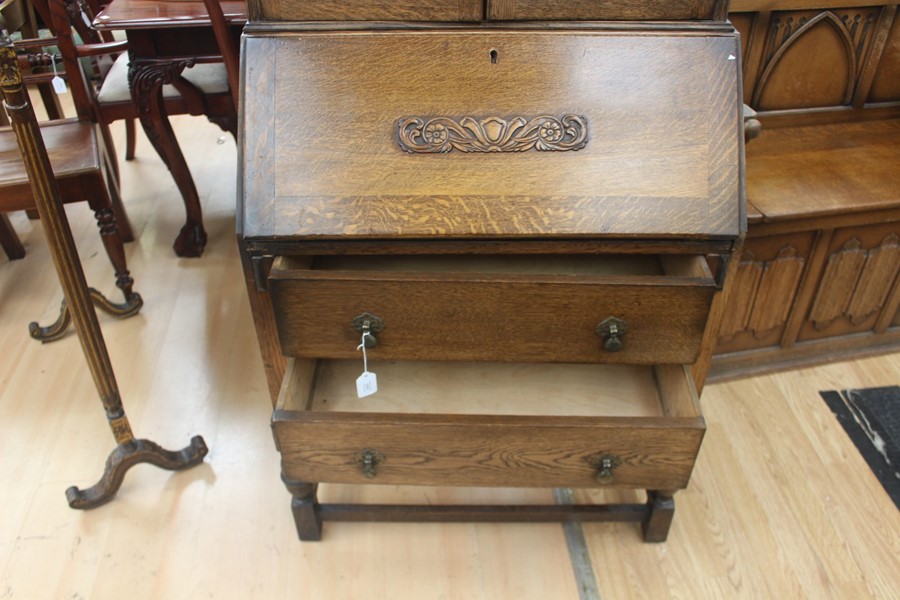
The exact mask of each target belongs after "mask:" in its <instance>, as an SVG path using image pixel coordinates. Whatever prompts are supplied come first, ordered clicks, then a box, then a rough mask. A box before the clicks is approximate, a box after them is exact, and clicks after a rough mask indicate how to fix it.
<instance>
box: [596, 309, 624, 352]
mask: <svg viewBox="0 0 900 600" xmlns="http://www.w3.org/2000/svg"><path fill="white" fill-rule="evenodd" d="M626 333H628V323H627V322H625V321H623V320H622V319H617V318H615V317H609V318H608V319H604V320H603V321H601V322H600V323H599V324H598V325H597V335H599V336H600V337H601V338H603V349H604V350H606V351H607V352H618V351H619V350H621V349H622V348H624V347H625V342H624V340H622V337H623V336H624V335H625V334H626Z"/></svg>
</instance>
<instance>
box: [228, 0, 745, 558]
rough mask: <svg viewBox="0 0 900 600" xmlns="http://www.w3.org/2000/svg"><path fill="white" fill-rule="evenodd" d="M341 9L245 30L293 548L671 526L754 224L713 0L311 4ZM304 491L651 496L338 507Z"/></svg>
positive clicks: (734, 76)
mask: <svg viewBox="0 0 900 600" xmlns="http://www.w3.org/2000/svg"><path fill="white" fill-rule="evenodd" d="M331 4H333V3H299V4H291V3H288V4H287V5H285V6H287V8H285V7H284V6H283V7H282V10H283V12H282V13H279V14H281V18H276V17H278V14H274V16H273V13H272V12H271V11H272V10H274V9H273V8H272V7H271V6H268V5H266V4H262V5H261V6H260V7H257V8H256V10H258V11H259V12H257V14H256V15H255V18H254V16H253V15H251V24H250V26H249V27H248V29H247V30H246V31H245V34H244V39H243V57H244V65H243V95H242V103H243V108H242V110H243V120H242V135H241V156H242V173H241V178H240V184H241V190H240V198H239V201H240V207H239V214H238V219H239V233H238V238H239V243H240V246H241V255H242V259H243V262H244V266H245V274H246V279H247V284H248V291H249V294H250V300H251V306H252V308H253V313H254V320H255V323H256V327H257V333H258V338H259V342H260V348H261V351H262V356H263V360H264V363H265V365H266V372H267V376H268V378H269V385H270V391H271V393H272V397H273V402H274V404H275V411H274V413H273V419H272V424H273V431H274V436H275V442H276V445H277V447H278V449H279V451H280V453H281V456H282V478H283V479H284V481H285V484H286V485H287V487H288V490H289V491H290V492H291V494H292V495H293V502H292V507H293V511H294V516H295V519H296V522H297V530H298V533H299V536H300V538H301V539H304V540H315V539H319V538H320V537H321V533H322V522H323V521H327V520H351V521H352V520H357V521H359V520H391V521H428V520H450V521H452V520H491V521H511V520H534V521H547V520H619V521H621V520H630V521H638V522H641V523H642V525H643V528H644V539H645V540H647V541H663V540H664V539H665V538H666V535H667V533H668V529H669V524H670V522H671V519H672V515H673V511H674V502H673V499H672V497H673V494H674V493H675V491H676V490H679V489H682V488H684V487H686V486H687V485H688V481H689V479H690V474H691V470H692V468H693V465H694V462H695V459H696V457H697V453H698V452H699V449H700V443H701V440H702V437H703V433H704V430H705V425H704V421H703V417H702V413H701V410H700V404H699V400H698V393H697V385H696V383H697V382H702V378H703V377H702V374H700V375H695V374H692V372H691V367H692V366H693V365H695V364H696V363H698V361H699V362H701V363H702V362H703V357H704V356H705V357H706V358H707V359H708V358H709V353H710V351H711V347H710V342H709V340H710V336H713V335H714V329H715V325H716V321H717V319H718V317H717V316H716V313H717V311H716V309H715V308H714V307H715V304H716V300H717V298H718V296H717V292H718V290H719V289H720V288H721V284H722V280H723V278H724V277H725V274H726V268H727V265H728V262H729V259H730V257H731V255H732V253H733V252H734V250H735V246H736V244H737V241H738V240H739V238H740V236H741V234H742V233H743V231H744V229H745V215H744V208H743V199H742V184H741V181H742V174H743V169H742V129H741V102H740V84H739V65H738V63H739V60H738V57H739V52H738V49H737V40H736V34H735V32H734V30H733V29H732V28H731V27H730V26H729V25H728V24H727V23H726V22H725V21H724V18H723V15H724V9H723V7H721V6H719V5H718V3H705V2H697V3H689V2H688V3H683V4H684V5H688V4H690V7H688V8H684V7H682V8H683V10H682V9H679V8H677V7H676V8H670V9H669V10H675V11H676V12H677V11H678V10H681V13H679V14H677V15H669V14H665V15H663V14H654V8H653V6H654V5H655V3H651V2H646V3H642V2H633V3H624V5H628V6H630V9H629V10H631V11H632V12H630V13H629V12H628V11H626V12H624V13H621V14H618V15H614V14H606V13H608V12H609V11H610V9H609V7H602V9H601V8H596V9H595V10H597V11H599V12H598V13H597V14H593V13H591V14H581V13H578V14H576V13H572V14H567V13H565V10H564V9H565V7H564V9H560V10H562V13H561V14H556V15H555V16H554V17H553V18H554V19H557V20H555V21H544V22H541V23H534V22H527V23H519V22H518V21H517V19H520V18H536V17H534V16H518V17H517V16H516V15H518V14H519V13H518V12H516V11H517V10H518V9H515V10H511V9H510V6H513V5H512V4H510V3H506V4H507V5H509V6H507V5H504V4H502V3H491V2H488V3H487V4H486V5H485V6H484V8H483V7H482V3H476V6H473V7H469V8H468V9H467V10H466V11H463V12H461V13H454V12H453V11H450V12H451V13H453V14H452V15H451V16H447V11H448V10H450V7H453V6H462V4H458V3H455V2H452V3H451V2H447V3H442V2H433V3H426V4H423V5H418V9H417V10H418V11H419V13H417V14H416V15H415V16H402V17H398V16H397V14H402V15H405V14H406V13H405V12H403V10H401V8H402V7H403V6H406V3H401V2H396V3H390V2H385V3H359V4H361V5H365V6H366V8H365V10H362V12H361V14H363V15H364V16H363V17H362V18H364V19H366V20H364V21H354V20H352V19H350V17H349V16H348V15H349V14H352V11H349V12H348V13H347V14H343V16H340V19H342V20H325V21H321V20H319V21H314V20H311V19H322V18H323V17H322V16H321V15H319V16H316V15H318V13H316V14H315V15H313V14H309V15H305V13H303V11H304V10H306V9H309V10H313V9H314V8H316V7H318V8H317V10H325V11H326V12H327V10H326V9H327V6H326V5H329V6H330V5H331ZM513 4H514V3H513ZM520 4H521V6H519V9H521V10H522V11H524V12H523V13H522V14H523V15H530V14H532V12H533V11H538V12H534V14H535V15H537V14H540V15H542V16H541V17H540V18H549V17H547V16H546V14H547V11H548V10H551V11H552V10H553V9H552V8H547V7H543V4H542V3H540V2H534V3H529V2H522V3H520ZM575 4H577V3H573V5H572V6H568V5H566V6H568V8H569V9H572V8H573V7H574V6H575ZM582 4H585V3H582ZM432 5H434V6H435V7H442V8H441V10H438V8H435V9H434V10H435V12H434V13H429V12H428V11H429V10H431V9H430V8H429V7H431V6H432ZM304 6H305V7H306V9H304ZM579 6H580V5H579ZM585 6H586V7H588V5H585ZM590 6H595V5H594V4H593V3H591V4H590ZM596 6H597V7H600V6H601V5H600V4H597V5H596ZM322 7H325V8H322ZM379 7H381V8H382V9H383V11H384V12H382V13H379V12H378V11H379ZM588 8H589V7H588ZM253 10H254V9H253V7H252V5H251V12H253ZM484 10H486V11H487V12H486V13H484V14H483V11H484ZM579 10H587V8H585V7H582V8H581V9H579ZM291 11H294V12H291ZM393 11H399V13H397V14H395V12H393ZM423 11H424V12H423ZM498 11H499V12H498ZM704 11H705V12H704ZM294 13H297V14H294ZM420 13H421V14H420ZM588 13H590V10H588ZM682 13H683V14H682ZM429 14H431V16H429ZM304 15H305V16H304ZM379 15H381V16H379ZM336 16H339V15H336ZM432 17H433V18H432ZM407 18H409V19H415V20H416V22H410V21H405V20H398V19H407ZM575 19H579V20H575ZM588 19H592V20H588ZM598 19H607V20H606V21H600V20H598ZM654 19H658V20H656V21H654ZM662 19H666V21H662ZM447 20H449V21H451V22H440V21H447ZM462 21H469V23H468V24H467V23H464V22H462ZM372 373H374V374H375V376H377V391H376V392H375V393H372V394H370V392H371V391H372V388H373V387H375V386H373V385H372V384H371V382H370V380H371V374H372ZM367 394H368V395H367ZM360 396H363V397H360ZM319 483H339V484H375V485H377V484H386V485H430V486H431V485H436V486H479V487H512V488H516V487H541V488H558V487H573V488H586V487H626V488H634V489H644V490H647V491H648V495H647V502H646V503H645V504H615V505H576V506H557V505H547V506H532V505H513V506H509V505H504V506H491V505H488V506H484V505H478V506H458V505H454V506H431V505H427V506H425V505H422V506H413V505H396V504H378V505H366V504H362V505H348V504H328V503H320V502H319V501H318V499H317V485H318V484H319Z"/></svg>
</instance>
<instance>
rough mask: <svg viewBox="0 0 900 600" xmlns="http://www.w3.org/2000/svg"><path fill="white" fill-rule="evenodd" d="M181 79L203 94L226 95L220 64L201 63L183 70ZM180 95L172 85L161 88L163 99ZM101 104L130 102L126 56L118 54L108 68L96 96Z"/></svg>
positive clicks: (224, 71)
mask: <svg viewBox="0 0 900 600" xmlns="http://www.w3.org/2000/svg"><path fill="white" fill-rule="evenodd" d="M181 76H182V77H184V78H185V79H187V80H188V81H190V82H191V83H192V84H193V85H194V86H196V87H197V88H198V89H199V90H200V91H201V92H203V93H204V94H227V93H228V90H229V88H228V73H227V72H226V70H225V65H224V64H222V63H208V64H207V63H201V64H199V65H194V66H193V67H191V68H189V69H185V70H184V71H183V72H182V74H181ZM179 96H180V94H179V93H178V90H177V89H175V86H173V85H164V86H163V98H177V97H179ZM97 100H98V101H99V102H100V103H101V104H106V103H113V102H131V91H130V90H129V88H128V55H127V54H120V55H119V57H118V58H117V59H116V62H115V63H113V66H112V67H111V68H110V70H109V73H107V75H106V79H104V80H103V87H101V88H100V92H99V93H98V94H97Z"/></svg>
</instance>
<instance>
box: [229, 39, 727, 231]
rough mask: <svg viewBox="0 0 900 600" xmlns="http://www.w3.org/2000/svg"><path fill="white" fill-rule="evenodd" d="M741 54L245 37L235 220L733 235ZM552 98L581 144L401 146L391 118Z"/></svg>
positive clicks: (698, 44) (541, 106)
mask: <svg viewBox="0 0 900 600" xmlns="http://www.w3.org/2000/svg"><path fill="white" fill-rule="evenodd" d="M492 51H493V52H496V62H493V61H492V54H491V53H492ZM736 52H737V49H736V45H735V39H734V38H733V37H729V36H715V35H713V36H708V37H703V36H684V35H681V36H678V35H640V36H628V35H603V34H591V33H583V32H579V33H573V34H566V35H558V34H554V33H545V34H540V33H527V32H500V31H491V32H477V33H473V32H464V33H461V32H453V33H448V32H441V33H427V32H420V33H400V32H394V33H390V34H379V33H352V34H317V33H309V34H301V35H294V36H291V37H264V36H263V37H251V38H249V39H247V40H245V54H246V56H247V57H248V59H247V60H246V61H245V69H246V70H247V73H246V74H245V81H247V82H248V90H247V93H246V97H245V99H246V107H245V111H246V112H245V114H246V119H245V123H246V125H247V131H246V135H245V136H244V140H245V144H244V149H243V154H244V156H245V158H246V159H248V166H247V167H246V169H245V172H244V175H243V186H244V194H245V196H246V197H247V198H248V199H251V200H250V201H249V203H248V204H246V205H245V206H244V210H243V214H242V219H243V231H244V235H245V237H246V238H248V239H251V240H252V239H254V238H274V237H278V238H280V239H315V238H337V237H341V238H342V239H355V238H385V237H392V238H404V237H423V236H428V237H432V238H453V237H456V238H476V237H510V236H516V237H534V236H557V237H563V236H607V237H611V236H617V235H618V236H622V235H627V236H636V235H643V236H648V235H656V236H663V237H672V236H681V237H710V236H734V235H737V233H738V232H739V231H740V230H741V228H742V224H741V215H742V208H741V206H740V205H741V199H740V194H739V186H738V174H739V162H740V160H739V156H740V153H739V148H740V139H739V138H740V135H739V134H740V131H739V127H738V125H739V118H738V117H739V105H738V97H737V83H738V74H737V64H736V63H737V61H736V60H729V56H732V57H733V56H736ZM257 57H258V58H259V59H260V60H257ZM648 57H653V60H648ZM247 65H249V66H247ZM273 73H277V78H276V77H273ZM557 113H558V114H578V115H584V116H585V117H586V118H587V121H588V123H589V129H590V131H589V140H588V143H587V145H586V146H585V147H584V148H583V149H581V150H578V151H575V152H571V151H570V152H534V151H532V152H522V153H488V154H465V153H457V152H454V153H448V154H428V155H410V154H407V153H406V152H403V151H402V150H401V149H400V147H399V145H398V144H397V139H396V132H395V131H394V128H395V127H396V124H397V122H398V120H399V119H402V118H404V117H408V116H411V115H425V116H427V115H433V116H447V117H454V118H461V117H466V116H472V117H479V118H486V117H491V116H497V117H501V118H509V117H511V116H515V115H532V116H535V115H542V114H557ZM256 157H260V158H261V157H265V159H264V160H255V158H256ZM250 159H253V160H250Z"/></svg>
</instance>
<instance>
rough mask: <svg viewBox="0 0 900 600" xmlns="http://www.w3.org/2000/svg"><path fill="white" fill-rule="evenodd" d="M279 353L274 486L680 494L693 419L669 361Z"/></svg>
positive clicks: (691, 457)
mask: <svg viewBox="0 0 900 600" xmlns="http://www.w3.org/2000/svg"><path fill="white" fill-rule="evenodd" d="M370 366H371V368H372V370H373V371H374V372H376V373H377V375H378V381H379V391H378V392H377V393H376V394H375V395H373V396H370V397H367V398H363V399H359V398H357V397H356V386H355V383H354V381H355V379H356V377H357V376H358V375H359V374H360V372H361V367H362V361H361V360H354V361H327V360H322V361H313V360H301V359H296V360H295V359H292V360H290V361H289V363H288V369H287V372H286V375H285V380H284V385H283V386H282V390H281V395H280V397H279V400H278V405H277V407H276V410H275V412H274V415H273V419H272V421H273V431H274V435H275V442H276V445H277V447H278V449H279V451H280V452H281V455H282V472H283V476H284V477H285V479H287V480H293V481H310V482H334V483H377V484H414V485H439V486H447V485H449V486H454V485H456V486H481V485H486V486H495V487H594V486H600V485H608V486H623V487H634V488H645V489H658V490H676V489H680V488H684V487H686V485H687V483H688V479H689V477H690V474H691V470H692V469H693V466H694V461H695V459H696V456H697V452H698V451H699V448H700V442H701V440H702V438H703V434H704V431H705V423H704V420H703V417H702V416H701V413H700V408H699V403H698V400H697V394H696V390H695V389H694V386H693V382H692V379H691V377H690V376H689V373H688V371H687V370H686V368H685V367H683V366H675V365H662V366H657V367H649V366H635V365H563V364H555V365H551V364H540V365H534V364H515V363H453V362H378V363H370Z"/></svg>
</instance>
